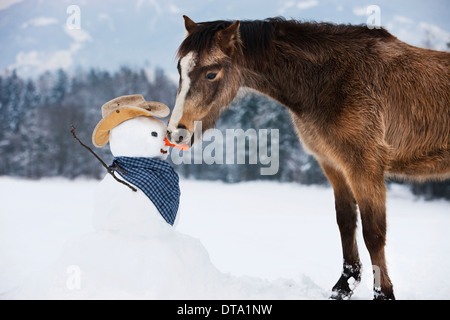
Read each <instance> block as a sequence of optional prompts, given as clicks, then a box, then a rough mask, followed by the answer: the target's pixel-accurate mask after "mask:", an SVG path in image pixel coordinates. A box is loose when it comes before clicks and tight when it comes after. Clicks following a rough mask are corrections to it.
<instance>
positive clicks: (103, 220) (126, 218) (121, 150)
mask: <svg viewBox="0 0 450 320" xmlns="http://www.w3.org/2000/svg"><path fill="white" fill-rule="evenodd" d="M165 132H166V126H165V124H164V123H163V122H162V121H161V120H157V119H155V118H150V117H137V118H133V119H130V120H127V121H125V122H123V123H121V124H119V125H118V126H117V127H115V128H113V129H111V131H110V137H109V143H110V149H111V152H112V154H113V155H114V156H115V157H122V156H123V157H148V158H156V159H160V160H165V159H166V158H167V154H168V153H167V149H168V147H167V146H166V145H165V142H164V137H165ZM116 176H117V177H118V178H119V179H121V177H120V175H119V174H118V173H116ZM177 217H178V215H177ZM176 222H177V221H175V224H176ZM175 224H174V225H175ZM94 227H95V229H96V230H97V231H108V232H113V233H119V234H123V235H128V236H158V235H161V234H164V233H166V232H171V231H172V229H173V227H172V226H170V225H169V224H168V223H167V222H166V221H165V220H164V218H163V217H162V216H161V214H160V213H159V211H158V209H157V208H156V207H155V205H154V204H153V203H152V201H151V200H150V199H149V198H148V197H147V196H146V195H145V194H144V193H143V192H142V191H141V190H140V189H139V188H137V191H136V192H134V191H132V190H131V189H130V188H128V187H127V186H125V185H122V184H121V183H118V182H117V181H115V180H114V178H113V177H112V176H111V175H109V174H107V175H106V176H105V178H104V179H103V180H102V181H101V182H100V184H99V185H98V188H97V190H96V195H95V213H94Z"/></svg>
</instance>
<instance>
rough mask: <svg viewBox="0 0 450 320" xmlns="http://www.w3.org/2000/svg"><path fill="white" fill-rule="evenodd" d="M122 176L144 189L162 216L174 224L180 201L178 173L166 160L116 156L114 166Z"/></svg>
mask: <svg viewBox="0 0 450 320" xmlns="http://www.w3.org/2000/svg"><path fill="white" fill-rule="evenodd" d="M111 167H113V168H116V169H118V170H116V171H117V172H118V173H119V174H120V176H121V177H122V178H124V179H125V180H126V181H128V182H129V183H132V184H134V185H135V186H136V187H138V188H139V189H141V190H142V192H144V193H145V195H146V196H147V197H148V198H149V199H150V200H151V201H152V202H153V204H154V205H155V206H156V208H157V209H158V211H159V213H160V214H161V216H162V217H163V218H164V220H166V222H167V223H168V224H170V225H173V223H174V222H175V218H176V216H177V212H178V205H179V203H180V194H181V193H180V186H179V183H178V182H179V180H178V174H177V173H176V172H175V170H174V169H173V167H172V166H171V165H170V164H169V163H168V162H167V161H164V160H159V159H153V158H140V157H115V158H114V161H113V164H112V166H111Z"/></svg>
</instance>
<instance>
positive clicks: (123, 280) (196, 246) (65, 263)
mask: <svg viewBox="0 0 450 320" xmlns="http://www.w3.org/2000/svg"><path fill="white" fill-rule="evenodd" d="M14 296H17V297H20V298H21V299H36V298H37V299H301V298H305V299H311V298H314V297H315V298H317V299H323V298H326V296H327V292H325V291H324V290H322V289H320V288H319V287H318V286H317V285H315V284H314V283H313V282H312V280H311V279H309V278H308V277H304V278H303V279H301V283H297V282H295V281H293V280H283V279H278V280H275V281H266V280H263V279H258V278H251V277H234V276H231V275H229V274H224V273H221V272H220V271H219V270H218V269H217V268H216V267H215V266H214V265H213V264H212V263H211V261H210V259H209V255H208V253H207V251H206V249H205V248H204V246H203V245H202V244H201V243H200V241H199V240H197V239H195V238H193V237H190V236H188V235H184V234H182V233H179V232H177V231H173V232H172V233H166V234H165V235H163V236H155V237H143V236H139V237H131V236H123V235H120V234H113V233H109V232H95V233H89V234H85V235H82V236H77V237H75V238H73V239H72V240H71V241H69V242H68V243H67V244H66V245H65V247H64V249H63V252H62V254H61V257H60V258H59V259H58V261H57V262H56V263H55V264H54V265H53V266H52V267H51V268H48V269H46V270H44V271H41V272H40V273H39V274H36V275H34V276H32V277H31V278H30V280H29V281H26V285H25V286H23V287H21V288H20V289H19V290H16V291H15V292H14V294H13V295H12V296H10V297H9V298H14Z"/></svg>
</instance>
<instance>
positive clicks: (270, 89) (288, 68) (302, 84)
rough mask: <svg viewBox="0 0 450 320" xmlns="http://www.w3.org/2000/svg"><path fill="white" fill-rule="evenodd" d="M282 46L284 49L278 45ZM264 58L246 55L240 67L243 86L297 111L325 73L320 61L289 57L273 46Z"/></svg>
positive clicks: (312, 93) (312, 92) (310, 95)
mask: <svg viewBox="0 0 450 320" xmlns="http://www.w3.org/2000/svg"><path fill="white" fill-rule="evenodd" d="M278 50H282V49H278ZM262 56H264V57H265V59H264V60H263V61H255V60H254V59H253V57H251V56H245V54H244V57H243V60H242V63H241V67H242V70H241V71H242V75H243V84H242V86H244V87H249V88H251V89H254V90H256V91H259V92H261V93H263V94H265V95H267V96H269V97H271V98H273V99H275V100H277V101H278V102H280V103H281V104H283V105H285V106H286V107H288V108H289V109H291V110H292V111H294V112H296V113H298V112H300V111H301V110H300V109H302V107H303V105H305V103H306V104H307V103H309V102H308V101H307V99H308V98H310V97H311V98H312V97H313V96H314V92H315V90H314V83H317V82H319V81H318V78H320V77H322V75H320V74H319V72H317V71H318V70H319V69H320V64H317V63H314V62H312V61H304V60H303V59H301V58H300V57H295V56H292V57H291V60H290V61H286V58H285V56H284V57H282V55H281V52H277V51H275V50H272V51H271V52H267V54H264V55H262Z"/></svg>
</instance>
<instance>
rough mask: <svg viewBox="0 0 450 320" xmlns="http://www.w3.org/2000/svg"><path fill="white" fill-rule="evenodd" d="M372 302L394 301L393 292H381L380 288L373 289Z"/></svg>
mask: <svg viewBox="0 0 450 320" xmlns="http://www.w3.org/2000/svg"><path fill="white" fill-rule="evenodd" d="M373 300H395V296H394V292H393V291H392V288H391V290H389V291H387V292H383V291H382V290H381V288H380V287H378V288H374V289H373Z"/></svg>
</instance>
